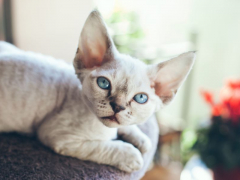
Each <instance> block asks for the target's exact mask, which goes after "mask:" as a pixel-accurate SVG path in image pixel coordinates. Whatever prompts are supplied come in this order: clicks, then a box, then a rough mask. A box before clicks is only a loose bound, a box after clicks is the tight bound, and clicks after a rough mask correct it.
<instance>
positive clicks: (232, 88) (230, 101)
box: [201, 80, 240, 123]
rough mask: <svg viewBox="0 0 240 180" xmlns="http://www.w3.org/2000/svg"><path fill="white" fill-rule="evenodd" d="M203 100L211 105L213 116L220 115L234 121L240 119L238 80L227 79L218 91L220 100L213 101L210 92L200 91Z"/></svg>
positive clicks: (239, 82)
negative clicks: (217, 101)
mask: <svg viewBox="0 0 240 180" xmlns="http://www.w3.org/2000/svg"><path fill="white" fill-rule="evenodd" d="M201 93H202V95H203V97H204V99H205V101H206V102H207V103H208V104H210V105H211V108H212V115H213V116H222V117H223V118H224V119H230V120H231V121H233V122H234V123H236V122H238V121H239V120H240V80H229V81H228V82H227V83H226V85H225V86H224V87H223V88H222V89H221V91H220V102H219V103H218V104H216V103H214V101H213V95H212V93H210V92H208V91H201Z"/></svg>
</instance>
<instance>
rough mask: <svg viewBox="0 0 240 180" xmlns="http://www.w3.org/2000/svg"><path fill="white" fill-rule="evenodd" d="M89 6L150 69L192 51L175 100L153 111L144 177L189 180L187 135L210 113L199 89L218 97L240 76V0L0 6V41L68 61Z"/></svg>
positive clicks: (74, 0)
mask: <svg viewBox="0 0 240 180" xmlns="http://www.w3.org/2000/svg"><path fill="white" fill-rule="evenodd" d="M94 8H97V9H98V10H99V11H100V12H101V13H102V15H103V17H104V19H105V21H106V23H107V25H108V27H109V31H110V33H111V35H112V37H113V40H114V42H115V44H116V46H117V48H118V49H119V51H120V52H123V53H126V54H130V55H132V56H134V57H137V58H139V59H140V60H142V61H144V62H146V63H148V64H151V63H157V62H161V61H163V60H167V59H170V58H171V57H174V56H176V55H178V54H180V53H183V52H186V51H192V50H197V59H196V63H195V65H194V68H193V70H192V72H191V74H190V75H189V78H188V79H187V81H186V82H185V84H184V86H183V87H182V88H181V89H180V91H179V92H178V95H177V97H176V99H175V100H174V102H173V103H172V104H171V105H169V106H168V107H167V108H165V109H164V110H162V111H161V112H158V113H157V117H158V120H159V126H160V127H161V135H160V140H159V147H161V148H159V150H158V153H157V154H156V158H155V166H153V168H152V169H151V170H150V171H149V172H148V173H147V174H146V177H145V179H154V178H155V179H165V180H167V179H172V180H174V179H180V176H181V179H182V180H188V179H191V177H190V175H188V176H186V174H185V176H184V175H180V174H181V172H182V170H183V168H184V165H185V163H186V162H188V161H189V158H191V154H190V153H189V151H188V148H189V146H191V144H192V143H193V142H194V139H195V135H194V133H193V131H192V130H194V129H197V128H198V127H199V126H202V124H206V123H208V121H209V115H210V112H209V111H210V110H209V108H208V107H207V106H206V105H205V103H204V101H203V100H202V98H201V96H200V90H201V89H206V88H207V89H211V90H212V91H218V89H219V87H221V86H222V84H223V82H224V80H225V79H226V78H229V77H235V78H239V75H240V73H239V69H240V10H239V9H240V1H238V0H228V1H227V0H211V1H208V0H201V1H198V0H181V1H179V0H148V1H144V0H138V1H136V0H88V1H84V0H68V1H65V0H51V1H49V0H41V1H31V0H21V1H17V0H5V1H3V0H0V40H5V41H8V42H11V43H13V44H15V45H16V46H18V47H19V48H21V49H23V50H26V51H35V52H40V53H43V54H47V55H51V56H53V57H55V58H60V59H64V60H66V61H67V62H69V63H71V62H72V60H73V57H74V54H75V51H76V47H77V43H78V38H79V35H80V32H81V28H82V26H83V24H84V21H85V19H86V17H87V16H88V14H89V13H90V11H91V10H93V9H94ZM185 168H186V166H185ZM197 173H199V172H198V171H197ZM164 175H165V176H164ZM187 178H188V179H187ZM192 179H193V178H192ZM202 179H203V178H202ZM204 180H207V179H206V177H205V179H204Z"/></svg>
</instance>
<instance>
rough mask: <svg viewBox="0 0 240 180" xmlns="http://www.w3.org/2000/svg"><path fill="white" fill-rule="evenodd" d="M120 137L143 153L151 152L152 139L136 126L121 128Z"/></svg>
mask: <svg viewBox="0 0 240 180" xmlns="http://www.w3.org/2000/svg"><path fill="white" fill-rule="evenodd" d="M118 135H119V136H121V137H122V138H123V139H124V140H126V141H127V142H129V143H131V144H133V145H134V146H136V147H137V148H138V149H139V150H140V151H141V152H142V153H145V152H147V151H149V150H150V149H151V147H152V144H151V141H150V139H149V138H148V137H147V136H146V135H145V134H144V133H143V132H142V131H141V130H140V129H139V128H138V127H137V126H136V125H132V126H126V127H122V128H119V129H118Z"/></svg>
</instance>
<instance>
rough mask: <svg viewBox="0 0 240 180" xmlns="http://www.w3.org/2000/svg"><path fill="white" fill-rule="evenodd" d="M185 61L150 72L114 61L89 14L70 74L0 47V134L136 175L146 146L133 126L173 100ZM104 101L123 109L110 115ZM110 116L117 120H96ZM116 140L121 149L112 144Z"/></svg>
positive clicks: (133, 62)
mask: <svg viewBox="0 0 240 180" xmlns="http://www.w3.org/2000/svg"><path fill="white" fill-rule="evenodd" d="M193 61H194V53H193V52H189V53H185V54H182V55H180V56H178V57H176V58H174V59H171V60H169V61H165V62H163V63H160V64H158V65H145V64H144V63H142V62H141V61H139V60H137V59H134V58H132V57H130V56H127V55H123V54H120V53H119V52H118V51H117V50H116V48H115V46H114V44H113V42H112V40H111V38H110V36H109V35H108V32H107V29H106V26H105V24H104V22H103V21H102V18H101V16H100V14H99V13H98V12H97V11H93V12H92V13H91V14H90V15H89V17H88V19H87V21H86V23H85V25H84V27H83V30H82V33H81V36H80V40H79V46H78V49H77V53H76V56H75V59H74V67H75V70H74V68H73V67H72V66H70V65H68V64H66V63H65V62H63V61H61V60H55V59H53V58H51V57H47V56H43V55H40V54H36V53H31V52H24V51H21V50H19V49H17V48H16V47H14V46H12V45H10V44H8V43H5V42H1V43H0V131H1V132H10V131H15V132H20V133H34V132H36V133H37V135H38V138H39V139H40V141H41V142H42V143H43V144H45V145H46V146H49V147H50V148H52V149H53V150H54V151H55V152H57V153H59V154H62V155H66V156H72V157H76V158H79V159H82V160H90V161H94V162H97V163H102V164H109V165H112V166H115V167H117V168H119V169H121V170H123V171H127V172H132V171H135V170H139V169H140V168H141V167H142V165H143V159H142V155H141V153H144V152H146V151H148V150H149V149H150V148H151V143H150V140H149V139H148V137H147V136H146V135H145V134H143V133H142V132H141V131H140V129H138V127H137V126H136V125H135V124H139V123H142V122H144V121H146V120H147V119H148V118H150V116H152V114H153V113H154V112H155V111H157V110H158V109H160V108H161V107H163V106H164V105H165V104H167V103H168V102H170V101H171V100H172V99H173V97H174V96H175V94H176V92H177V89H178V88H179V86H180V85H181V84H182V82H183V81H184V80H185V78H186V76H187V74H188V73H189V71H190V69H191V67H192V64H193ZM74 71H75V73H76V74H77V76H76V75H75V73H74ZM100 76H103V77H106V78H108V79H109V81H110V82H111V89H110V90H104V89H101V88H100V87H99V86H98V85H97V82H96V80H97V77H100ZM77 77H78V78H77ZM79 79H80V80H81V82H80V81H79ZM137 93H145V94H147V95H148V101H147V102H146V103H144V104H139V103H137V102H136V101H134V100H133V97H134V95H136V94H137ZM110 102H114V103H116V104H117V105H121V106H122V107H124V108H125V109H124V110H122V111H120V112H118V113H116V114H115V113H114V112H113V108H112V107H111V106H110ZM114 114H115V117H116V119H117V121H114V120H110V119H106V118H102V117H108V116H112V115H114ZM117 134H118V135H121V136H122V137H123V139H125V140H126V141H128V142H129V143H126V142H123V141H119V140H113V139H115V138H116V137H117ZM130 143H131V144H130ZM134 146H135V147H134ZM140 152H141V153H140Z"/></svg>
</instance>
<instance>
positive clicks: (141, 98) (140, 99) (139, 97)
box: [133, 93, 148, 104]
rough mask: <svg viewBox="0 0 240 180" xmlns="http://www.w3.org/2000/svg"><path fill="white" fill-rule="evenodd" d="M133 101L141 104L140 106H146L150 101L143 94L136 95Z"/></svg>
mask: <svg viewBox="0 0 240 180" xmlns="http://www.w3.org/2000/svg"><path fill="white" fill-rule="evenodd" d="M133 99H134V100H135V101H136V102H137V103H139V104H144V103H145V102H147V100H148V96H147V95H146V94H143V93H139V94H136V95H135V96H134V97H133Z"/></svg>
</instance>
